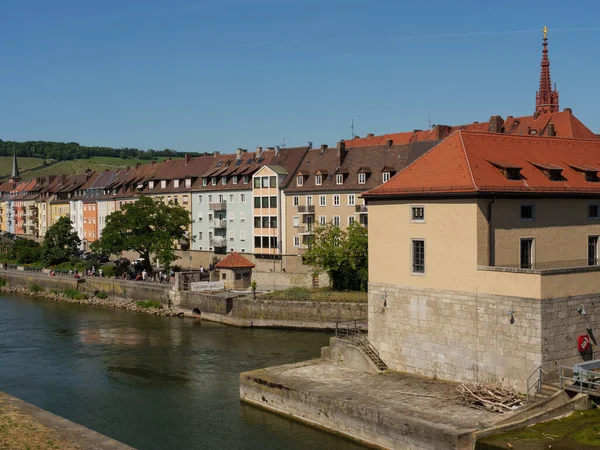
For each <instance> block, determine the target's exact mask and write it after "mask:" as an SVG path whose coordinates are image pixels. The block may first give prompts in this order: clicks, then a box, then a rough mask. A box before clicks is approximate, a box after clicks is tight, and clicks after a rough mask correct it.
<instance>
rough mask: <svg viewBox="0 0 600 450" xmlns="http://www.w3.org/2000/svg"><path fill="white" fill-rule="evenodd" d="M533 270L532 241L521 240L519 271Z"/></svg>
mask: <svg viewBox="0 0 600 450" xmlns="http://www.w3.org/2000/svg"><path fill="white" fill-rule="evenodd" d="M532 268H533V239H531V238H527V239H521V269H532Z"/></svg>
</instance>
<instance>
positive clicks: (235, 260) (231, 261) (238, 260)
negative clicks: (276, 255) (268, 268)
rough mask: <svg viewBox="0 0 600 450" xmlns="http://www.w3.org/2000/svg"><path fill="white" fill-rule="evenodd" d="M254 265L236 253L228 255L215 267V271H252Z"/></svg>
mask: <svg viewBox="0 0 600 450" xmlns="http://www.w3.org/2000/svg"><path fill="white" fill-rule="evenodd" d="M253 267H254V264H252V263H251V262H250V261H248V260H247V259H246V258H244V257H243V256H242V255H240V254H239V253H237V252H233V253H230V254H229V255H227V256H226V257H225V258H223V259H222V260H221V261H219V262H218V263H217V265H216V268H217V269H246V268H247V269H252V268H253Z"/></svg>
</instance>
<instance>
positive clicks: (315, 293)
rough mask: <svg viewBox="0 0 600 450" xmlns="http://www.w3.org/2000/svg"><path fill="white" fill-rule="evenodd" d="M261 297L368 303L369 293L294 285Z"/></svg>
mask: <svg viewBox="0 0 600 450" xmlns="http://www.w3.org/2000/svg"><path fill="white" fill-rule="evenodd" d="M260 297H261V298H271V299H274V300H307V301H315V302H346V303H366V302H367V293H366V292H360V291H334V290H333V289H331V288H320V289H307V288H302V287H294V288H290V289H286V290H284V291H275V292H269V293H267V294H262V295H261V296H260Z"/></svg>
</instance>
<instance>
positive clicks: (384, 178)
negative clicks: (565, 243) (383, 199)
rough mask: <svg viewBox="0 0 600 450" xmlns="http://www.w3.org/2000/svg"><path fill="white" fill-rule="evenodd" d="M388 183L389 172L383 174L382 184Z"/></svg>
mask: <svg viewBox="0 0 600 450" xmlns="http://www.w3.org/2000/svg"><path fill="white" fill-rule="evenodd" d="M388 181H390V173H389V172H383V182H384V183H387V182H388Z"/></svg>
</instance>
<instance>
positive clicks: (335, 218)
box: [333, 216, 340, 227]
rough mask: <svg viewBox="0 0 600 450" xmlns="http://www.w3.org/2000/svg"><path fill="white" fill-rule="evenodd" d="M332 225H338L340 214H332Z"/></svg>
mask: <svg viewBox="0 0 600 450" xmlns="http://www.w3.org/2000/svg"><path fill="white" fill-rule="evenodd" d="M333 226H334V227H339V226H340V216H333Z"/></svg>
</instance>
